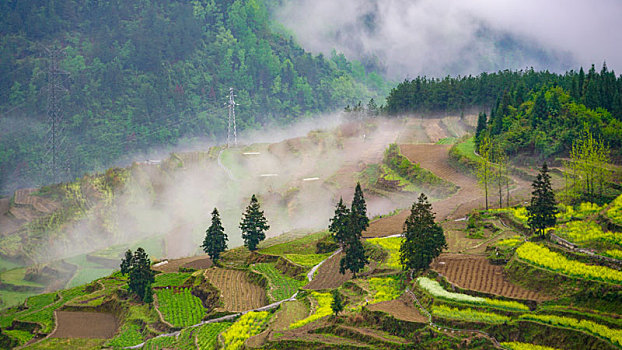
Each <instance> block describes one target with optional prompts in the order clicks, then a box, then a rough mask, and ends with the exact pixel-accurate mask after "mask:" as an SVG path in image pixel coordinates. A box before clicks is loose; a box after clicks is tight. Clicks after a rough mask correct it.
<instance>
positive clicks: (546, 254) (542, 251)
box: [516, 242, 622, 284]
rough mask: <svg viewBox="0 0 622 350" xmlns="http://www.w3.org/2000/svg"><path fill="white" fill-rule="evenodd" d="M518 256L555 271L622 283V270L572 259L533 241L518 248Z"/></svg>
mask: <svg viewBox="0 0 622 350" xmlns="http://www.w3.org/2000/svg"><path fill="white" fill-rule="evenodd" d="M516 254H517V256H518V258H520V259H522V260H525V261H527V262H529V263H532V264H534V265H536V266H540V267H543V268H545V269H549V270H552V271H555V272H559V273H563V274H566V275H569V276H573V277H579V278H585V279H589V280H595V281H604V282H611V283H618V284H619V283H622V272H620V271H617V270H614V269H610V268H608V267H604V266H594V265H587V264H584V263H581V262H579V261H576V260H570V259H567V258H566V257H564V256H563V255H561V254H559V253H555V252H552V251H550V250H549V249H547V248H546V247H543V246H541V245H538V244H536V243H532V242H525V243H524V244H523V245H522V246H520V247H519V248H518V249H517V250H516Z"/></svg>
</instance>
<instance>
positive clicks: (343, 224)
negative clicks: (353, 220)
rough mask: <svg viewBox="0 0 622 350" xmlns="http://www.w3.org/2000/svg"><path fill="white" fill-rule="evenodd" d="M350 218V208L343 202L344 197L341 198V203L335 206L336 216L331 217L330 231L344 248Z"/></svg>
mask: <svg viewBox="0 0 622 350" xmlns="http://www.w3.org/2000/svg"><path fill="white" fill-rule="evenodd" d="M348 220H350V210H349V209H348V208H346V206H345V204H343V198H339V203H337V207H336V208H335V216H333V217H332V218H331V219H330V224H329V225H328V231H330V232H331V233H332V234H333V238H334V239H335V242H337V243H339V246H341V248H343V246H344V245H345V243H346V237H347V236H348V232H347V230H348Z"/></svg>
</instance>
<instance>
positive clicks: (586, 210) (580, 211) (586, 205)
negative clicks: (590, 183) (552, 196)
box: [556, 202, 603, 222]
mask: <svg viewBox="0 0 622 350" xmlns="http://www.w3.org/2000/svg"><path fill="white" fill-rule="evenodd" d="M559 209H560V210H559V213H557V215H556V216H557V221H559V222H566V221H570V220H572V219H585V218H586V217H588V216H590V215H593V214H596V213H598V212H599V211H601V210H603V207H600V206H598V204H594V203H590V202H583V203H581V204H579V206H578V207H577V208H576V209H575V208H573V207H572V206H569V205H564V204H560V205H559Z"/></svg>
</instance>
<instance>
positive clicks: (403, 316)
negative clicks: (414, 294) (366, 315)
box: [367, 293, 428, 323]
mask: <svg viewBox="0 0 622 350" xmlns="http://www.w3.org/2000/svg"><path fill="white" fill-rule="evenodd" d="M367 309H369V310H370V311H382V312H386V313H388V314H390V315H391V316H393V317H395V318H397V319H398V320H403V321H408V322H417V323H427V322H428V319H427V317H425V316H423V315H422V314H420V313H419V310H417V308H416V307H415V306H414V305H413V302H412V299H410V297H409V296H408V295H406V293H404V294H402V296H401V297H399V298H398V299H395V300H389V301H383V302H380V303H377V304H372V305H369V306H367Z"/></svg>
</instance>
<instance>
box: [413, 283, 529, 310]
mask: <svg viewBox="0 0 622 350" xmlns="http://www.w3.org/2000/svg"><path fill="white" fill-rule="evenodd" d="M417 284H418V285H419V287H421V288H423V290H425V291H426V292H428V293H430V294H431V295H432V296H433V297H436V298H440V299H445V300H448V301H454V302H459V303H465V304H472V305H478V306H489V307H493V308H498V309H506V310H516V311H529V308H528V307H527V306H526V305H524V304H521V303H519V302H516V301H506V300H497V299H490V298H482V297H474V296H472V295H468V294H462V293H453V292H448V291H446V290H445V289H443V287H442V286H441V285H440V284H439V283H438V282H437V281H434V280H431V279H429V278H427V277H418V278H417Z"/></svg>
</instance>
